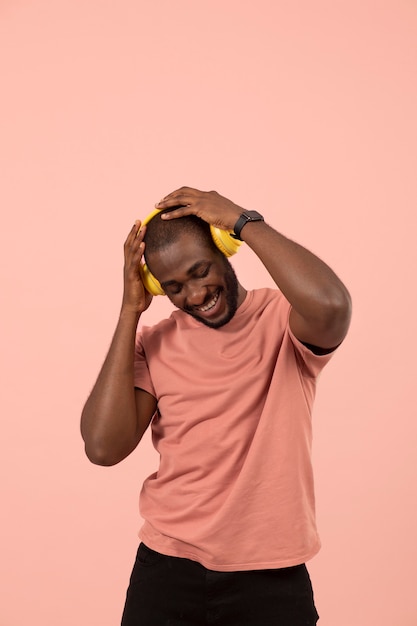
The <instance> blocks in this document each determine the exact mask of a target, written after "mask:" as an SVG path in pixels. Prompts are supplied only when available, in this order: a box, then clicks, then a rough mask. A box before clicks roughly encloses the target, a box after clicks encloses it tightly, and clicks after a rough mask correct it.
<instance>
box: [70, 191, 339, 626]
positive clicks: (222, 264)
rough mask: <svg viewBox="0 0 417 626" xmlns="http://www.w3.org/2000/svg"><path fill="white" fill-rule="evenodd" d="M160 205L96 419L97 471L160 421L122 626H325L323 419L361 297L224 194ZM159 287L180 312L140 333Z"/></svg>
mask: <svg viewBox="0 0 417 626" xmlns="http://www.w3.org/2000/svg"><path fill="white" fill-rule="evenodd" d="M157 208H158V209H159V211H157V212H156V214H155V215H153V216H152V219H150V220H146V222H147V224H146V226H143V227H142V228H141V223H140V222H137V223H136V224H135V225H134V227H133V228H132V230H131V232H130V233H129V235H128V237H127V240H126V243H125V271H124V295H123V302H122V308H121V313H120V318H119V322H118V325H117V328H116V332H115V335H114V338H113V341H112V344H111V347H110V350H109V353H108V355H107V357H106V360H105V362H104V365H103V367H102V369H101V372H100V374H99V377H98V379H97V382H96V384H95V386H94V388H93V391H92V393H91V395H90V397H89V399H88V400H87V402H86V405H85V407H84V410H83V414H82V420H81V429H82V435H83V438H84V441H85V449H86V453H87V455H88V457H89V458H90V460H91V461H92V462H93V463H97V464H100V465H113V464H115V463H118V462H119V461H121V460H122V459H124V458H125V457H126V456H127V455H128V454H130V453H131V452H132V451H133V450H134V449H135V448H136V446H137V445H138V443H139V441H140V439H141V438H142V435H143V433H144V432H145V430H146V429H147V427H148V426H149V424H151V428H152V438H153V443H154V445H155V448H156V450H157V451H158V452H159V455H160V465H159V468H158V471H157V472H156V473H154V474H152V475H151V476H149V478H148V479H147V480H146V481H145V483H144V485H143V488H142V491H141V498H140V507H141V514H142V517H143V518H144V520H145V521H144V525H143V527H142V528H141V530H140V538H141V540H142V541H141V543H140V546H139V549H138V554H137V558H136V562H135V565H134V568H133V572H132V576H131V580H130V585H129V589H128V593H127V599H126V605H125V609H124V613H123V619H122V625H123V626H136V625H141V626H158V625H161V626H162V625H165V624H167V625H168V624H169V625H171V626H173V625H177V626H180V625H181V626H206V625H209V624H217V625H219V626H220V625H223V626H269V625H271V626H272V625H275V624H277V625H278V626H311V625H314V624H316V622H317V619H318V615H317V611H316V608H315V606H314V600H313V593H312V588H311V583H310V579H309V575H308V572H307V569H306V566H305V562H306V561H308V560H309V559H311V558H312V557H313V556H314V555H315V554H316V553H317V551H318V550H319V547H320V542H319V538H318V534H317V529H316V524H315V511H314V489H313V475H312V465H311V438H312V437H311V413H312V406H313V400H314V394H315V387H316V380H317V376H318V374H319V373H320V371H321V370H322V368H323V367H324V365H325V364H326V363H327V362H328V361H329V359H330V358H331V355H332V353H333V352H334V350H335V348H336V347H337V346H338V345H339V344H340V343H341V342H342V340H343V338H344V337H345V334H346V332H347V329H348V326H349V321H350V309H351V307H350V297H349V294H348V292H347V290H346V288H345V287H344V285H343V284H342V283H341V281H340V280H339V279H338V278H337V276H336V275H335V274H334V272H333V271H332V270H331V269H330V268H329V267H328V266H327V265H326V264H325V263H323V262H322V261H321V260H320V259H318V258H317V257H316V256H315V255H313V254H312V253H311V252H309V251H307V250H306V249H305V248H303V247H302V246H300V245H298V244H296V243H294V242H293V241H291V240H289V239H287V238H286V237H284V236H283V235H282V234H280V233H278V232H277V231H275V230H274V229H273V228H271V227H270V226H268V225H267V224H266V223H265V221H264V219H263V217H262V216H261V215H260V214H259V213H256V212H255V211H246V210H244V209H242V208H241V207H239V206H237V205H236V204H234V203H233V202H231V201H230V200H228V199H226V198H224V197H222V196H220V195H219V194H217V193H216V192H202V191H198V190H196V189H191V188H188V187H184V188H182V189H179V190H177V191H174V192H173V193H171V194H169V195H168V196H167V197H166V198H164V200H163V201H161V202H160V203H158V205H157ZM213 227H216V228H217V229H220V232H221V233H224V234H225V236H226V237H232V238H235V239H237V240H243V241H245V242H246V243H247V245H249V247H250V248H251V249H252V251H253V252H254V253H255V254H256V255H257V256H258V257H259V258H260V260H261V261H262V263H263V264H264V265H265V267H266V269H267V270H268V272H269V273H270V275H271V276H272V278H273V279H274V281H275V283H276V285H277V289H262V288H261V289H255V290H252V291H246V290H245V289H244V287H243V286H242V285H241V284H240V283H239V281H238V279H237V277H236V275H235V272H234V270H233V268H232V266H231V264H230V262H229V260H228V259H227V258H226V256H225V255H224V250H223V246H222V245H220V244H219V243H218V241H217V238H216V236H215V234H213ZM230 233H231V234H230ZM215 241H216V243H215ZM232 241H233V239H232ZM219 248H220V249H219ZM143 256H145V260H146V263H145V265H144V266H142V265H141V260H142V258H143ZM154 285H156V291H155V293H161V292H164V293H165V294H166V295H167V297H168V298H169V299H170V300H171V302H172V303H173V304H174V305H175V307H176V310H175V311H174V312H173V313H172V314H171V316H170V317H169V318H168V319H166V320H163V321H161V322H159V323H158V324H156V325H155V326H152V327H146V326H144V327H142V328H141V330H140V332H139V333H137V325H138V322H139V319H140V317H141V315H142V313H143V312H144V311H145V310H146V309H147V308H148V307H149V305H150V303H151V300H152V295H151V293H150V291H153V289H154ZM145 286H146V287H145Z"/></svg>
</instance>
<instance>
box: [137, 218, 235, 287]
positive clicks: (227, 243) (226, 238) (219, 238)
mask: <svg viewBox="0 0 417 626" xmlns="http://www.w3.org/2000/svg"><path fill="white" fill-rule="evenodd" d="M160 212H161V209H154V210H153V211H152V213H150V214H149V215H148V217H146V218H145V219H144V220H143V222H142V226H146V224H148V223H149V222H150V221H151V219H152V218H154V217H155V215H157V214H158V213H160ZM210 231H211V236H212V237H213V241H214V243H215V244H216V246H217V248H218V249H219V250H220V252H222V253H223V254H224V255H225V256H227V257H229V256H232V254H235V253H236V252H237V251H238V250H239V247H240V246H241V244H242V243H243V242H242V241H240V240H239V239H235V238H234V237H232V233H233V231H232V230H222V229H221V228H217V226H210ZM140 270H141V276H142V281H143V284H144V285H145V288H146V290H147V291H149V293H150V294H152V295H153V296H164V295H165V291H164V290H163V289H162V287H161V284H160V282H159V281H158V280H157V279H156V278H155V276H153V274H151V272H150V270H149V269H148V266H147V265H146V263H144V264H143V265H141V267H140Z"/></svg>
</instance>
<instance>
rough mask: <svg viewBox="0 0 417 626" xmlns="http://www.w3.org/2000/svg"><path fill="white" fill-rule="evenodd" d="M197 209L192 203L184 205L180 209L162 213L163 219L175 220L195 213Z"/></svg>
mask: <svg viewBox="0 0 417 626" xmlns="http://www.w3.org/2000/svg"><path fill="white" fill-rule="evenodd" d="M195 214H196V212H195V209H193V207H192V206H191V205H189V206H182V207H180V208H179V209H174V210H173V211H168V212H167V213H161V220H174V219H176V218H178V217H184V216H185V215H195Z"/></svg>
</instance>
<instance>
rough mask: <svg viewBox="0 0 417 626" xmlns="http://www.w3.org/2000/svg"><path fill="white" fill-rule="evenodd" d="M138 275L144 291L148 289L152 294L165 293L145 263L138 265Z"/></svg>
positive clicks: (159, 294)
mask: <svg viewBox="0 0 417 626" xmlns="http://www.w3.org/2000/svg"><path fill="white" fill-rule="evenodd" d="M140 275H141V278H142V282H143V284H144V287H145V289H146V291H149V293H150V294H151V295H152V296H164V295H165V291H164V290H163V289H162V287H161V284H160V282H159V280H157V279H156V278H155V276H154V275H153V274H151V272H150V270H149V269H148V266H147V265H146V263H144V264H143V265H141V266H140Z"/></svg>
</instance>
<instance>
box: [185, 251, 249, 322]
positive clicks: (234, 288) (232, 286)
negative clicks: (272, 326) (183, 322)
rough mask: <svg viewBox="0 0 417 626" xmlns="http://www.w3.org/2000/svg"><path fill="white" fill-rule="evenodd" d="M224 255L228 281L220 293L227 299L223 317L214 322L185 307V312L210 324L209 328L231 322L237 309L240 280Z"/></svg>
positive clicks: (225, 276) (226, 280)
mask: <svg viewBox="0 0 417 626" xmlns="http://www.w3.org/2000/svg"><path fill="white" fill-rule="evenodd" d="M222 257H223V265H224V278H225V283H226V286H225V287H223V288H222V289H221V290H220V293H221V294H222V295H223V296H225V299H226V311H225V313H224V315H223V317H221V318H220V319H218V320H216V321H213V322H212V321H211V320H209V319H206V318H204V317H200V316H199V315H198V313H195V312H194V311H191V310H190V311H189V310H187V309H183V311H184V313H188V315H191V317H193V318H194V319H196V320H197V321H198V322H201V323H202V324H204V325H205V326H208V327H209V328H221V327H222V326H224V325H225V324H227V323H228V322H230V320H231V319H232V318H233V317H234V315H235V313H236V311H237V300H238V290H239V282H238V280H237V276H236V274H235V271H234V269H233V267H232V266H231V264H230V262H229V261H228V260H227V258H226V257H225V256H224V255H222Z"/></svg>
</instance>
